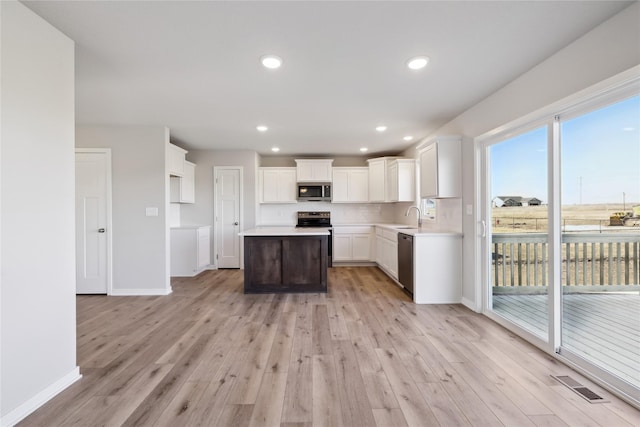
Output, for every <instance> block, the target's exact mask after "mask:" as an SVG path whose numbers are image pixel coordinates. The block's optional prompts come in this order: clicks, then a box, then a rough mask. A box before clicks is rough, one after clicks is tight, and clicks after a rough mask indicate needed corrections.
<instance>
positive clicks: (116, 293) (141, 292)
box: [111, 288, 173, 297]
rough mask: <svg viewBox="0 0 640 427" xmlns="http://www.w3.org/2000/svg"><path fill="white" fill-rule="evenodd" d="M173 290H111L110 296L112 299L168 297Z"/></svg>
mask: <svg viewBox="0 0 640 427" xmlns="http://www.w3.org/2000/svg"><path fill="white" fill-rule="evenodd" d="M171 292H173V290H172V289H171V288H169V289H112V290H111V295H112V296H114V297H130V296H154V295H169V294H170V293H171Z"/></svg>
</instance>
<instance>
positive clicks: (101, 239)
mask: <svg viewBox="0 0 640 427" xmlns="http://www.w3.org/2000/svg"><path fill="white" fill-rule="evenodd" d="M111 236H112V233H111V150H110V149H107V148H105V149H102V148H95V149H92V148H77V149H76V293H78V294H111V288H112V283H111V277H112V276H111V269H112V267H111Z"/></svg>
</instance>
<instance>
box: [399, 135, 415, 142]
mask: <svg viewBox="0 0 640 427" xmlns="http://www.w3.org/2000/svg"><path fill="white" fill-rule="evenodd" d="M402 139H404V140H405V141H411V140H412V139H413V137H412V136H411V135H407V136H405V137H404V138H402Z"/></svg>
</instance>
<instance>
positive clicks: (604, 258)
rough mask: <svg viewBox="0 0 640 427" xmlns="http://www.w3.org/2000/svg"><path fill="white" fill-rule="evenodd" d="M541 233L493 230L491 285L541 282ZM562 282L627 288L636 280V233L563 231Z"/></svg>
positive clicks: (639, 240) (639, 273) (544, 256)
mask: <svg viewBox="0 0 640 427" xmlns="http://www.w3.org/2000/svg"><path fill="white" fill-rule="evenodd" d="M547 238H548V236H547V234H546V233H494V234H493V235H492V245H491V246H492V282H493V286H494V287H504V288H507V287H511V288H515V287H546V286H547V284H548V264H549V259H548V243H547ZM562 284H563V285H564V286H568V287H574V286H580V287H587V286H588V287H597V288H598V289H600V290H603V291H604V290H611V289H604V287H608V288H611V287H614V289H616V290H617V289H620V288H622V289H625V288H626V289H630V288H631V286H640V233H607V234H593V233H589V234H585V233H563V234H562Z"/></svg>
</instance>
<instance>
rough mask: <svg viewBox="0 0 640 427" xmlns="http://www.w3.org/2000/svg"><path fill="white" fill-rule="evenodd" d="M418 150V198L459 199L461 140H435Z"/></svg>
mask: <svg viewBox="0 0 640 427" xmlns="http://www.w3.org/2000/svg"><path fill="white" fill-rule="evenodd" d="M428 144H429V145H427V146H425V147H423V148H421V149H419V155H418V157H419V161H420V197H421V198H423V199H426V198H449V197H461V192H462V168H461V162H462V152H461V150H462V145H461V144H462V138H460V137H446V138H437V139H435V140H433V141H431V142H430V143H428Z"/></svg>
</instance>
